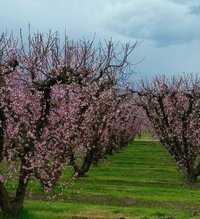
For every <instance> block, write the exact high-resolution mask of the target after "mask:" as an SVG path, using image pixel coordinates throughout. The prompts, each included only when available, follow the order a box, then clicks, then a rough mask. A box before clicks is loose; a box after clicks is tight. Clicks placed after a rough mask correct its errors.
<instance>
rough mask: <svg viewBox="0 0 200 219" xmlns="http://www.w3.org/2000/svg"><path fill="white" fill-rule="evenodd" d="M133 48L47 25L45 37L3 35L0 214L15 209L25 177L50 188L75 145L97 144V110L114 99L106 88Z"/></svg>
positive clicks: (116, 77)
mask: <svg viewBox="0 0 200 219" xmlns="http://www.w3.org/2000/svg"><path fill="white" fill-rule="evenodd" d="M134 47H135V45H133V46H130V45H128V44H126V45H125V46H122V48H121V49H120V48H118V47H116V45H115V44H114V43H113V42H111V41H109V42H107V43H106V45H105V46H103V45H101V44H99V45H98V47H97V48H95V47H94V45H93V42H89V41H88V42H87V41H79V42H74V41H70V40H68V39H67V38H66V37H65V39H64V42H61V40H60V38H59V36H58V34H57V33H55V34H52V33H51V32H49V34H48V35H47V37H44V36H43V35H42V34H40V33H37V34H33V35H29V37H28V41H27V42H24V41H23V38H22V37H21V38H20V40H18V41H16V40H15V39H13V37H12V36H10V37H8V36H6V35H2V36H1V38H0V79H1V80H0V165H1V171H0V206H1V209H2V211H3V212H4V213H8V214H11V215H16V214H18V213H19V212H20V210H21V209H22V207H23V202H24V198H25V194H26V188H27V186H28V183H29V181H30V179H31V177H34V176H35V177H36V178H37V179H39V180H40V181H41V183H42V185H43V187H44V188H45V189H50V188H51V187H52V186H53V185H54V184H55V182H56V181H57V180H58V178H59V175H60V173H61V172H62V170H63V167H64V166H65V165H66V164H67V163H70V162H71V152H72V151H73V150H74V149H75V148H76V150H80V151H81V150H82V149H83V150H87V149H89V150H92V147H94V146H95V147H96V145H97V144H99V142H97V144H96V143H94V141H99V139H100V137H98V138H97V139H96V133H100V132H101V131H102V129H103V126H104V122H103V121H104V116H105V114H104V113H103V114H102V115H101V112H103V111H104V110H107V109H109V107H110V106H109V105H111V106H112V101H111V99H112V98H111V97H110V96H109V89H110V90H112V89H113V88H114V87H115V86H117V85H118V84H119V83H121V82H122V78H124V76H125V69H126V67H128V66H129V62H128V60H127V59H128V56H129V54H130V53H131V52H132V51H133V49H134ZM95 98H96V99H95ZM104 98H105V100H107V101H108V103H106V102H105V101H104ZM109 101H110V102H109ZM107 105H108V106H107ZM79 125H80V126H79ZM94 136H95V137H94ZM80 140H82V141H83V143H82V142H81V141H80ZM76 142H77V143H79V144H78V145H76V144H75V143H76ZM9 179H11V180H12V181H14V182H15V184H16V191H15V192H14V193H12V194H14V195H12V194H10V193H9V191H8V189H7V188H6V182H7V180H9Z"/></svg>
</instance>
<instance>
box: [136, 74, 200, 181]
mask: <svg viewBox="0 0 200 219" xmlns="http://www.w3.org/2000/svg"><path fill="white" fill-rule="evenodd" d="M199 84H200V83H199V78H198V77H196V78H195V77H194V76H192V75H184V76H177V77H173V78H172V79H171V80H170V79H166V78H165V77H164V76H163V77H156V78H155V79H154V80H153V82H152V83H147V82H144V81H143V82H142V83H141V90H140V91H139V92H136V93H137V94H138V96H139V101H138V103H139V105H141V106H142V107H143V109H144V110H145V111H146V114H147V116H148V118H149V120H150V121H151V123H152V125H153V127H154V130H155V133H156V134H157V136H158V138H159V139H160V141H161V143H162V144H163V145H164V147H165V148H166V149H167V151H168V152H169V153H170V154H171V155H172V157H173V158H174V159H175V161H176V162H177V164H178V165H179V166H180V168H181V169H182V170H183V171H184V172H186V174H187V177H188V180H189V181H190V182H196V181H197V177H198V176H199V175H200V162H199V157H200V141H199V136H200V135H199V133H200V120H199V118H200V114H199V107H200V87H199ZM134 93H135V92H134Z"/></svg>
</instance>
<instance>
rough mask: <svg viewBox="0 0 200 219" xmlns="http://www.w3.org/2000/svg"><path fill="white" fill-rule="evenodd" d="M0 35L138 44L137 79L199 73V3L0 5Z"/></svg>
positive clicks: (138, 0)
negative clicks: (37, 33)
mask: <svg viewBox="0 0 200 219" xmlns="http://www.w3.org/2000/svg"><path fill="white" fill-rule="evenodd" d="M0 3H1V4H0V5H1V7H0V22H1V23H0V24H1V25H0V31H1V32H2V31H5V30H7V31H10V30H13V31H14V32H16V33H17V32H19V28H22V29H24V30H27V27H28V23H30V24H31V29H32V31H36V30H40V31H41V32H47V31H48V30H49V29H52V30H53V31H56V30H58V31H59V32H60V33H61V34H62V33H64V31H65V29H66V31H67V34H68V36H69V37H70V38H74V39H80V38H81V39H82V38H83V37H85V38H93V36H94V33H96V38H97V39H98V40H99V39H101V40H104V39H110V38H111V37H112V39H113V40H114V41H119V40H120V41H121V42H122V43H124V42H130V43H132V44H133V43H134V42H135V41H139V42H142V43H140V44H139V45H138V47H137V48H136V49H135V51H134V53H133V54H132V56H131V57H130V58H131V61H132V62H133V63H137V62H138V61H140V60H142V59H143V58H144V60H143V61H142V62H141V63H140V64H138V65H136V66H135V71H136V72H138V73H140V74H141V75H144V76H146V75H155V74H168V75H171V74H178V73H183V72H188V73H191V72H193V73H200V0H71V1H70V0H0Z"/></svg>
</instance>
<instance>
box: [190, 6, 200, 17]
mask: <svg viewBox="0 0 200 219" xmlns="http://www.w3.org/2000/svg"><path fill="white" fill-rule="evenodd" d="M190 13H191V14H195V15H200V4H199V5H193V6H191V7H190Z"/></svg>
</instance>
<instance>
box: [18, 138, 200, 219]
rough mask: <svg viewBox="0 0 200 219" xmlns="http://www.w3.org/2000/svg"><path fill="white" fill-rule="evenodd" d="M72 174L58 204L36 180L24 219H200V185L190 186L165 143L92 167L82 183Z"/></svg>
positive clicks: (143, 145) (142, 144)
mask: <svg viewBox="0 0 200 219" xmlns="http://www.w3.org/2000/svg"><path fill="white" fill-rule="evenodd" d="M70 174H71V170H70V168H69V167H68V168H67V169H66V170H65V172H64V174H63V175H62V178H61V182H60V183H59V185H57V187H56V188H55V190H54V193H55V197H54V199H53V200H50V199H48V198H46V197H45V196H43V195H42V193H41V188H40V186H39V184H37V183H36V182H32V183H31V184H30V185H29V188H28V192H29V193H30V194H29V195H28V197H27V199H26V201H25V211H24V214H23V215H22V217H21V218H23V219H25V218H27V219H29V218H31V219H43V218H45V219H48V218H49V219H66V218H74V219H75V218H76V219H78V218H79V219H81V218H82V219H83V218H85V219H86V218H108V219H109V218H116V219H117V218H118V219H120V218H121V219H122V218H135V219H139V218H140V219H147V218H155V219H161V218H165V219H166V218H177V219H178V218H180V219H189V218H193V219H197V218H200V212H199V209H200V184H199V183H197V184H196V185H190V184H187V182H186V180H185V177H184V175H183V174H182V173H181V172H180V171H179V170H178V167H177V166H176V164H175V163H174V161H173V160H172V158H171V157H170V156H169V155H168V153H167V152H166V151H165V150H164V149H163V148H162V146H161V145H160V143H159V142H158V141H155V140H154V139H152V138H149V137H148V136H143V138H142V139H136V140H135V141H134V142H133V143H130V144H129V145H128V147H126V148H124V149H123V150H121V151H120V152H117V153H115V154H114V155H113V156H110V157H108V158H107V160H106V161H105V162H103V163H101V164H99V165H98V166H94V167H92V168H91V170H90V172H89V173H88V174H87V176H86V177H84V178H82V179H79V180H74V181H70V180H69V176H70ZM31 193H32V194H31Z"/></svg>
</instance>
